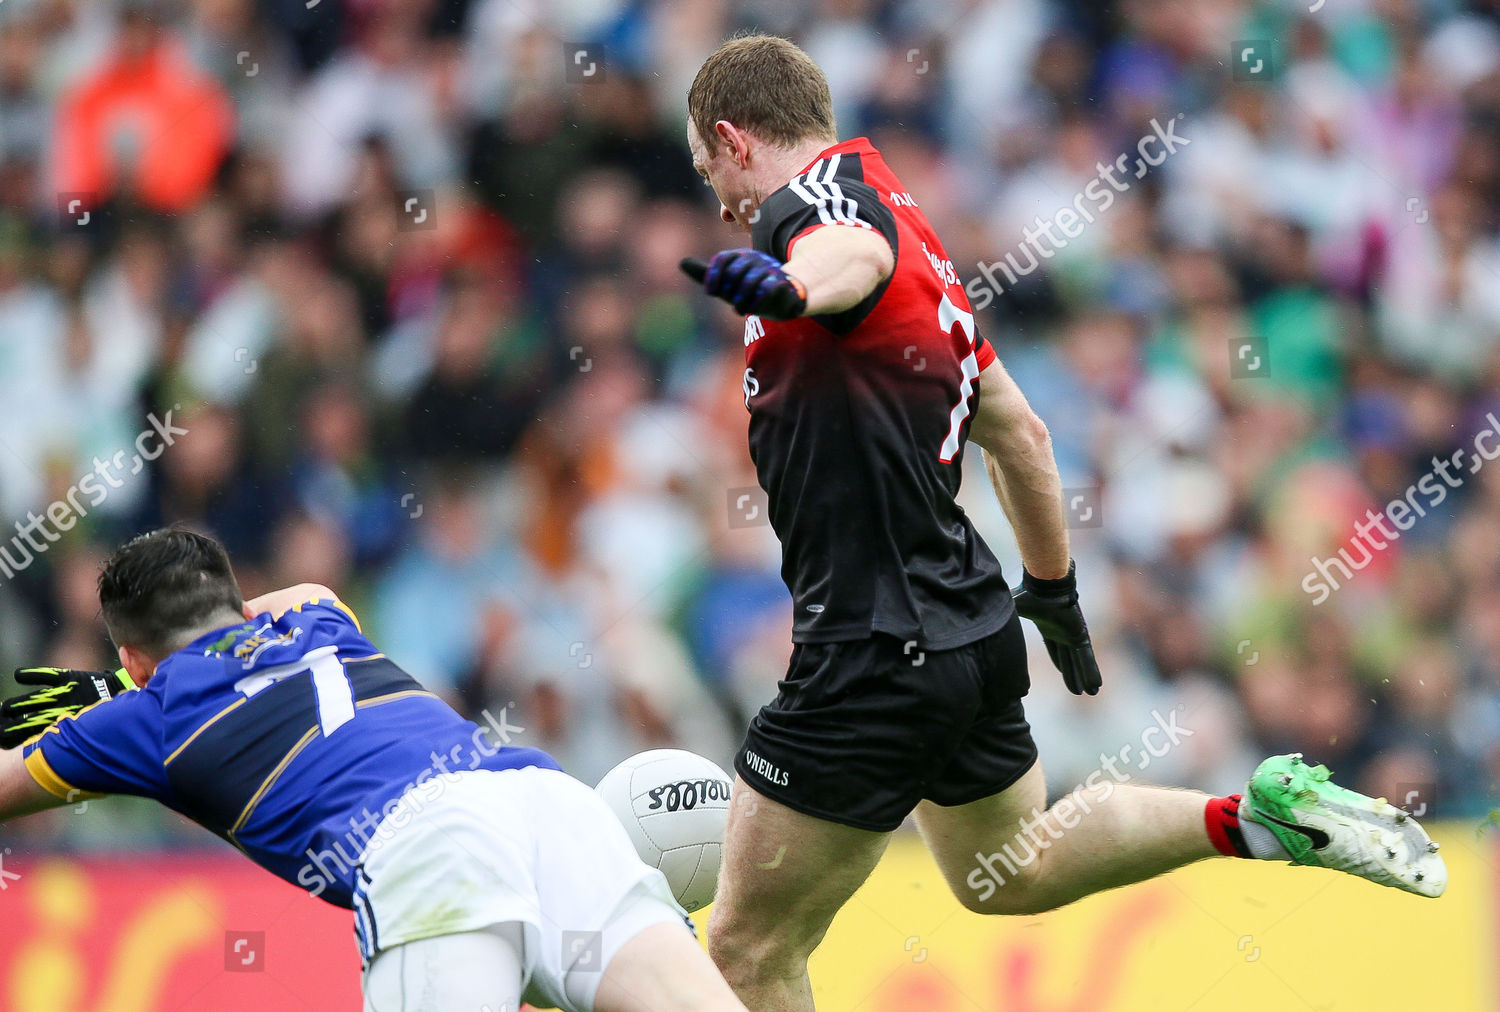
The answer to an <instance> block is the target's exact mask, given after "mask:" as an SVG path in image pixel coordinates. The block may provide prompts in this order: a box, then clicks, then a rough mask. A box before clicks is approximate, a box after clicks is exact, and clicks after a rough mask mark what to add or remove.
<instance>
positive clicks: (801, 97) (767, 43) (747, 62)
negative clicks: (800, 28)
mask: <svg viewBox="0 0 1500 1012" xmlns="http://www.w3.org/2000/svg"><path fill="white" fill-rule="evenodd" d="M688 116H689V117H691V119H692V121H693V126H694V127H696V128H697V130H698V136H699V138H701V139H702V141H703V143H704V145H705V146H706V147H707V148H708V151H709V153H710V154H712V153H713V152H714V151H715V150H717V148H718V143H719V142H718V138H717V137H716V136H715V134H714V124H715V123H717V122H718V121H719V120H721V119H723V120H728V121H729V122H731V123H733V124H734V125H735V126H737V127H739V128H740V129H741V130H748V131H750V132H751V133H753V134H756V135H757V136H759V137H760V138H761V139H762V140H766V141H770V142H772V143H773V144H780V145H782V146H784V147H791V146H792V145H794V144H799V143H801V142H802V141H805V140H808V139H809V138H814V139H817V140H819V141H826V142H827V143H829V144H832V143H834V142H836V141H837V140H838V139H839V137H838V129H837V127H835V126H834V122H833V99H832V98H831V97H829V93H828V79H827V78H825V77H824V76H823V71H821V70H820V69H818V65H817V64H816V63H814V62H813V60H812V57H810V56H808V55H807V54H806V53H804V52H803V51H802V50H800V49H798V48H797V46H796V45H794V44H793V43H791V42H788V41H787V40H786V39H783V38H778V37H777V36H775V35H758V34H757V35H737V36H735V37H733V38H731V39H730V40H729V41H727V42H725V43H724V44H723V45H722V46H720V47H719V48H718V49H717V50H715V51H714V53H713V55H712V56H710V57H709V58H708V59H707V60H704V61H703V66H701V67H699V68H698V75H697V76H696V77H695V78H693V86H692V87H691V88H689V89H688Z"/></svg>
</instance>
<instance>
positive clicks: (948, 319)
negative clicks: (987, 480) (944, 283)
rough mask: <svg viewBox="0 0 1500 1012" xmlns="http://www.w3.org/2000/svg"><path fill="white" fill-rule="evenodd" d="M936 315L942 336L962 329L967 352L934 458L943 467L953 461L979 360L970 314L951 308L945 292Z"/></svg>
mask: <svg viewBox="0 0 1500 1012" xmlns="http://www.w3.org/2000/svg"><path fill="white" fill-rule="evenodd" d="M937 313H938V328H939V329H940V330H942V332H943V333H945V334H948V335H950V336H951V335H952V333H953V326H954V324H957V325H958V326H960V327H962V328H963V332H964V337H965V338H967V339H968V341H969V353H968V354H967V355H965V356H964V360H963V362H962V363H961V364H960V368H961V369H962V370H963V380H962V382H960V383H959V385H958V403H957V404H955V405H953V410H952V411H950V412H949V413H948V435H947V437H946V438H945V439H944V440H943V449H942V452H941V453H940V454H939V455H938V459H939V460H941V461H942V462H943V463H944V464H951V463H953V458H954V457H956V456H958V448H959V433H961V432H962V431H963V427H964V421H965V419H967V418H968V417H969V398H970V397H973V396H974V381H975V380H976V379H978V378H979V360H978V359H977V358H975V357H974V314H973V313H971V312H969V311H968V310H966V309H959V308H958V307H957V306H955V305H954V304H953V300H952V299H950V298H948V293H947V292H944V293H943V301H941V302H939V303H938V307H937Z"/></svg>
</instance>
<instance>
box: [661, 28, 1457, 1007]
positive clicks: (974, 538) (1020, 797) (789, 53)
mask: <svg viewBox="0 0 1500 1012" xmlns="http://www.w3.org/2000/svg"><path fill="white" fill-rule="evenodd" d="M688 120H689V122H688V144H689V147H690V149H691V151H692V156H693V164H694V167H695V168H696V169H697V170H698V172H699V173H700V174H701V175H702V176H703V177H704V179H705V180H706V181H707V182H708V183H709V184H710V185H711V186H712V187H713V189H714V191H715V193H716V194H717V196H718V198H719V200H720V216H721V218H722V219H723V220H724V221H725V222H726V223H733V224H738V225H739V226H741V227H742V228H744V229H745V230H746V231H748V232H749V233H750V239H751V248H746V249H732V250H726V251H723V252H720V253H718V254H717V255H715V256H714V257H713V258H712V259H711V260H710V261H709V262H708V263H706V264H704V263H702V262H700V261H693V260H687V261H684V263H683V268H684V270H686V271H687V272H688V273H689V274H690V275H691V276H693V277H694V278H695V279H697V280H699V281H701V282H702V284H703V286H704V289H705V291H706V292H707V293H708V294H710V295H714V296H718V297H720V298H722V299H724V300H726V301H727V302H729V303H730V304H731V305H733V306H734V307H735V308H736V309H737V310H738V311H739V312H740V313H742V314H745V316H746V320H745V330H744V342H745V377H744V391H745V403H746V407H747V408H749V411H750V452H751V456H752V458H753V459H754V462H755V467H756V471H757V475H758V477H759V480H760V483H761V485H762V487H763V488H764V489H765V491H766V494H767V496H768V502H769V513H770V520H771V524H772V526H773V527H774V529H775V531H776V534H777V536H778V538H779V539H780V540H781V544H782V551H783V564H782V575H783V577H784V578H785V580H786V584H787V587H788V588H789V589H790V590H791V594H792V601H793V608H794V609H795V617H794V625H793V634H792V640H793V644H794V646H793V651H792V657H791V663H790V668H789V670H788V672H787V675H786V678H785V679H784V680H782V682H781V683H780V691H779V693H778V695H777V697H776V698H775V700H773V701H772V702H771V703H770V704H768V705H767V706H765V707H764V708H762V709H761V711H760V712H759V713H758V714H757V715H756V716H755V718H754V720H753V721H752V722H751V726H750V729H749V731H748V733H747V736H746V739H745V743H744V745H743V746H742V748H741V749H740V751H739V752H738V754H737V755H736V759H735V768H736V771H737V773H738V779H737V781H736V786H735V792H736V794H735V798H736V803H735V804H734V805H732V807H731V813H730V819H729V826H728V831H727V837H726V841H725V851H724V863H723V868H722V871H721V873H720V878H719V891H718V896H717V899H716V903H715V906H714V910H713V914H712V916H711V919H710V922H709V933H708V934H709V949H710V952H711V953H712V954H713V956H714V958H715V960H716V961H717V962H718V964H719V967H720V969H721V970H722V971H723V973H724V975H725V976H726V977H727V978H728V979H729V981H730V984H731V985H732V986H733V987H734V988H735V990H736V992H737V993H738V994H739V996H740V998H741V999H742V1000H743V1001H744V1002H745V1004H746V1005H747V1006H749V1007H750V1008H753V1009H758V1010H806V1009H811V1008H812V1007H813V1003H812V991H811V986H810V984H809V982H808V978H807V958H808V956H809V955H810V954H811V952H812V950H813V949H814V948H815V947H816V946H817V944H818V942H819V941H820V940H821V939H822V937H823V934H824V932H825V931H826V930H827V928H828V925H829V922H830V921H831V920H832V919H833V916H834V914H835V913H837V912H838V910H839V908H840V907H842V906H843V904H844V903H845V902H846V901H847V900H848V899H849V897H850V896H851V895H852V894H853V893H854V891H855V890H856V889H857V888H858V887H859V886H860V884H861V883H862V882H864V880H865V878H866V877H867V876H868V875H869V873H870V871H871V870H872V869H873V868H874V866H875V864H876V862H877V861H878V860H879V859H880V855H881V853H882V852H883V851H884V849H885V846H886V842H887V840H888V838H889V835H890V833H891V832H892V831H893V830H895V829H896V828H897V827H898V826H899V825H900V824H901V823H902V821H903V820H904V819H905V818H906V817H907V816H908V815H911V814H913V813H914V814H915V818H916V823H917V827H918V829H920V830H921V832H922V835H923V836H924V838H925V839H926V841H927V844H928V846H929V848H930V849H931V850H932V853H933V855H934V857H936V859H937V861H938V864H939V866H940V867H941V868H942V871H943V874H944V876H945V877H946V879H947V881H948V884H949V886H950V887H951V888H952V889H953V891H954V893H955V894H956V895H957V896H958V898H959V899H960V900H961V901H962V902H963V904H964V905H965V906H967V907H969V908H970V909H972V910H977V911H980V912H985V913H1030V912H1037V911H1041V910H1047V909H1051V908H1053V907H1056V906H1060V905H1062V904H1064V903H1069V902H1071V901H1073V900H1075V899H1078V898H1079V897H1081V896H1084V895H1086V894H1088V893H1091V892H1095V891H1097V890H1100V889H1105V888H1109V887H1112V886H1119V885H1124V884H1126V883H1129V882H1135V881H1138V880H1141V879H1144V878H1148V877H1150V876H1153V875H1156V874H1159V873H1161V872H1164V871H1167V870H1168V869H1171V868H1174V867H1177V866H1179V865H1182V864H1186V863H1188V862H1190V861H1195V860H1198V859H1200V858H1205V857H1211V856H1213V855H1215V854H1228V855H1238V856H1242V857H1262V858H1270V859H1277V860H1282V861H1288V860H1292V861H1297V862H1298V863H1304V864H1319V865H1324V866H1330V867H1338V868H1342V869H1343V870H1347V871H1352V872H1355V873H1356V874H1361V875H1364V876H1366V877H1369V878H1372V879H1374V880H1376V881H1380V882H1383V883H1384V884H1387V885H1396V886H1399V887H1401V888H1406V889H1409V890H1411V891H1413V892H1418V893H1423V894H1426V895H1436V893H1438V892H1441V891H1442V886H1443V884H1444V882H1446V872H1443V871H1442V863H1441V860H1440V859H1438V858H1437V857H1436V854H1435V853H1430V852H1429V849H1428V844H1429V841H1427V839H1426V836H1425V834H1423V833H1422V831H1421V830H1420V829H1418V828H1416V827H1415V823H1414V822H1413V821H1412V820H1409V819H1407V818H1406V817H1405V815H1404V814H1402V813H1399V812H1398V810H1396V809H1394V808H1392V807H1391V806H1389V805H1386V804H1384V802H1383V801H1381V802H1380V803H1378V804H1377V803H1376V802H1374V801H1373V800H1372V799H1368V798H1362V796H1360V795H1355V794H1353V793H1352V792H1347V791H1343V790H1342V788H1337V787H1334V785H1332V784H1329V783H1327V782H1326V781H1327V771H1326V770H1324V769H1323V767H1321V766H1316V767H1315V766H1310V765H1307V764H1304V763H1302V762H1301V760H1300V757H1292V756H1285V757H1276V758H1274V759H1270V760H1267V762H1266V763H1265V764H1262V766H1261V768H1260V770H1258V771H1257V773H1256V775H1255V776H1254V777H1252V779H1251V782H1250V785H1249V790H1248V796H1247V797H1245V798H1244V799H1243V800H1242V799H1241V796H1240V795H1231V796H1229V797H1227V798H1212V797H1209V796H1208V795H1206V794H1201V793H1197V792H1193V791H1182V790H1172V789H1167V788H1157V787H1144V786H1137V785H1134V784H1125V783H1104V784H1102V785H1097V786H1103V787H1107V788H1108V790H1106V791H1101V790H1098V789H1096V785H1095V784H1094V783H1092V782H1090V783H1089V784H1088V788H1089V790H1088V791H1087V792H1085V791H1084V790H1083V789H1080V791H1078V792H1075V794H1074V795H1072V796H1070V797H1068V798H1064V799H1063V800H1062V801H1060V802H1059V803H1058V804H1057V805H1056V806H1054V808H1052V809H1050V810H1048V809H1047V806H1046V787H1045V781H1044V780H1043V777H1042V770H1041V767H1040V765H1039V764H1038V762H1037V750H1036V745H1035V744H1034V743H1033V741H1032V738H1031V732H1030V728H1029V727H1028V725H1027V723H1026V718H1025V715H1024V713H1023V711H1022V702H1021V701H1022V697H1023V696H1025V694H1026V692H1027V690H1028V688H1029V685H1030V683H1029V679H1028V674H1027V667H1026V651H1025V643H1024V636H1023V633H1022V630H1021V625H1020V621H1019V618H1018V616H1024V617H1026V618H1028V619H1031V620H1032V621H1033V622H1034V623H1035V624H1036V625H1037V627H1038V629H1039V630H1040V632H1041V633H1042V635H1043V638H1044V640H1045V641H1046V643H1047V648H1048V652H1049V654H1050V656H1051V658H1052V660H1053V662H1054V663H1055V664H1056V665H1057V666H1058V668H1059V669H1060V670H1061V671H1062V673H1063V677H1064V680H1065V682H1066V684H1067V686H1068V688H1069V689H1071V690H1072V691H1073V692H1075V693H1079V694H1090V695H1092V694H1094V693H1096V692H1097V691H1098V690H1099V687H1100V675H1099V668H1098V665H1097V663H1096V662H1095V660H1094V653H1093V648H1092V646H1091V644H1090V641H1089V634H1088V630H1087V627H1086V626H1085V624H1084V621H1083V615H1082V612H1081V611H1080V610H1079V606H1078V595H1077V591H1076V585H1075V582H1074V572H1073V565H1072V561H1071V559H1070V555H1069V548H1068V534H1067V527H1066V524H1065V522H1064V518H1063V510H1062V492H1061V484H1060V481H1059V478H1058V473H1057V467H1056V464H1055V462H1054V460H1053V456H1052V447H1051V441H1050V438H1049V436H1048V433H1047V429H1046V427H1045V426H1044V425H1043V423H1042V421H1041V420H1040V419H1039V418H1038V417H1037V416H1036V414H1035V413H1034V412H1033V411H1032V410H1031V408H1030V406H1029V405H1028V404H1027V402H1026V398H1025V397H1024V396H1023V394H1022V393H1021V391H1020V390H1019V389H1018V388H1017V386H1016V384H1015V383H1014V382H1013V381H1012V380H1011V378H1010V376H1009V375H1008V374H1007V373H1006V371H1005V369H1004V367H1003V366H1002V365H1001V363H1000V362H999V361H998V359H997V358H996V356H995V352H994V349H993V348H991V347H990V345H989V344H988V343H987V342H986V341H985V340H984V338H983V337H982V336H980V334H979V333H978V331H977V329H976V327H975V323H974V316H973V314H972V312H971V311H970V307H969V302H968V299H967V298H966V296H965V293H964V290H963V287H962V281H961V279H960V277H959V274H958V271H957V270H956V269H955V267H954V264H953V262H952V261H951V260H950V259H949V257H948V254H947V253H946V252H944V250H943V244H942V242H941V241H940V240H939V239H938V237H937V235H936V234H935V233H934V232H933V230H932V227H931V225H930V224H929V223H928V221H927V219H926V217H925V216H924V215H923V213H922V210H921V206H920V203H919V201H918V199H917V198H916V196H915V195H913V194H911V193H909V192H908V191H907V189H906V187H905V186H904V185H903V184H902V183H901V181H900V180H899V179H898V178H897V177H896V175H895V173H893V172H892V171H891V168H890V166H888V165H887V164H886V163H885V160H884V159H883V158H882V157H881V156H880V153H879V152H878V151H876V150H875V148H874V147H873V146H871V144H870V142H869V141H868V140H866V139H864V138H857V139H854V140H848V141H843V142H840V141H839V139H838V135H837V132H836V130H835V126H834V120H833V112H832V103H831V101H830V97H829V92H828V85H827V82H826V80H825V79H824V77H823V74H822V72H821V71H820V70H819V69H818V67H817V65H816V64H814V63H813V61H812V60H811V59H810V58H809V57H808V56H807V55H806V54H805V53H803V52H802V51H801V50H800V49H798V48H797V47H796V46H794V45H793V44H792V43H790V42H788V41H786V40H784V39H779V38H774V37H771V36H765V35H750V36H742V37H738V38H734V39H731V40H730V41H728V42H726V43H725V44H724V45H723V46H721V47H720V48H719V49H718V50H717V51H716V52H715V53H714V54H713V55H712V56H711V57H710V58H709V59H708V60H707V61H706V62H705V63H704V65H703V67H702V68H701V69H700V70H699V72H698V75H697V77H696V79H695V80H694V82H693V85H692V89H691V90H690V92H689V94H688ZM970 439H972V440H973V441H974V442H976V443H978V444H979V445H980V447H982V448H983V450H984V451H985V463H986V467H987V470H988V473H989V477H990V480H991V482H992V484H993V485H994V488H995V493H996V495H997V496H998V497H999V499H1000V502H1001V504H1002V505H1003V506H1004V509H1005V514H1006V517H1007V518H1008V519H1009V521H1010V523H1011V525H1012V527H1013V528H1014V529H1015V535H1016V541H1017V544H1018V546H1019V548H1020V553H1021V561H1022V564H1023V567H1024V572H1023V574H1022V577H1021V581H1020V587H1019V588H1018V589H1017V590H1016V591H1014V592H1012V591H1011V590H1010V589H1009V588H1008V587H1007V583H1006V580H1005V578H1004V576H1003V575H1002V573H1001V570H1000V564H999V562H997V561H996V559H995V556H994V554H993V553H992V552H991V551H990V549H989V548H988V547H987V546H986V545H985V543H984V541H983V540H982V539H981V538H980V536H979V534H978V533H977V532H976V531H975V529H974V526H973V525H972V524H971V523H970V522H969V519H968V517H967V516H965V515H964V512H963V510H962V509H960V508H959V506H958V504H957V503H956V502H955V500H954V497H955V495H956V494H957V492H958V488H959V475H960V469H961V464H962V459H963V453H964V449H965V445H966V443H967V442H968V441H969V440H970ZM1169 724H1170V722H1169ZM1161 730H1162V733H1163V734H1167V735H1170V734H1172V733H1176V732H1179V731H1180V730H1181V729H1178V728H1176V727H1175V725H1172V726H1168V727H1163V728H1162V729H1161ZM1187 733H1191V731H1190V730H1189V731H1188V732H1187ZM1183 736H1184V737H1185V736H1186V735H1185V734H1184V735H1183ZM1335 792H1342V794H1335ZM1309 798H1311V799H1312V800H1311V801H1309V800H1308V799H1309ZM1319 798H1322V799H1323V800H1321V801H1320V800H1318V799H1319ZM1335 801H1337V802H1338V803H1337V804H1335V803H1334V802H1335ZM1361 805H1363V806H1364V808H1361V807H1360V806H1361ZM1038 827H1042V828H1044V829H1045V832H1046V835H1045V836H1043V835H1041V834H1040V833H1039V832H1038ZM1058 827H1060V828H1058ZM1372 840H1374V841H1375V842H1374V843H1372V842H1370V841H1372ZM1387 851H1389V854H1388V855H1387Z"/></svg>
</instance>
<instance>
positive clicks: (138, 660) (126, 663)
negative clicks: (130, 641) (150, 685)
mask: <svg viewBox="0 0 1500 1012" xmlns="http://www.w3.org/2000/svg"><path fill="white" fill-rule="evenodd" d="M119 654H120V667H122V668H124V669H125V672H126V674H128V675H130V680H131V681H132V682H134V683H135V684H136V685H137V686H142V685H145V684H146V682H147V680H148V679H150V677H151V676H152V674H154V673H155V671H156V662H155V661H153V660H151V659H150V658H149V657H147V656H146V655H145V654H143V653H141V652H140V651H139V650H137V649H135V647H120V648H119Z"/></svg>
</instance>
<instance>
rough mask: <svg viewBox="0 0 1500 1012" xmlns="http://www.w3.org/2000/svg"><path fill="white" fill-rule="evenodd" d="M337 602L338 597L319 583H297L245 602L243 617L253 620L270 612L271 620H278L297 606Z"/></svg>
mask: <svg viewBox="0 0 1500 1012" xmlns="http://www.w3.org/2000/svg"><path fill="white" fill-rule="evenodd" d="M319 599H322V600H327V601H334V602H336V603H339V604H342V603H343V602H341V601H339V596H338V595H337V594H335V593H334V592H333V591H331V590H329V589H328V588H327V587H325V586H323V585H322V584H321V583H299V584H297V585H296V586H295V587H286V588H283V589H282V590H273V591H271V592H270V593H269V594H262V595H261V596H260V597H257V598H255V599H254V600H253V601H246V602H245V617H246V618H254V617H255V616H257V615H259V614H261V613H262V612H267V611H268V612H270V613H271V617H272V618H280V617H281V616H282V615H284V614H286V613H287V612H288V611H291V610H292V609H293V608H295V607H297V606H298V605H299V604H306V603H307V602H309V601H316V600H319Z"/></svg>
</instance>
